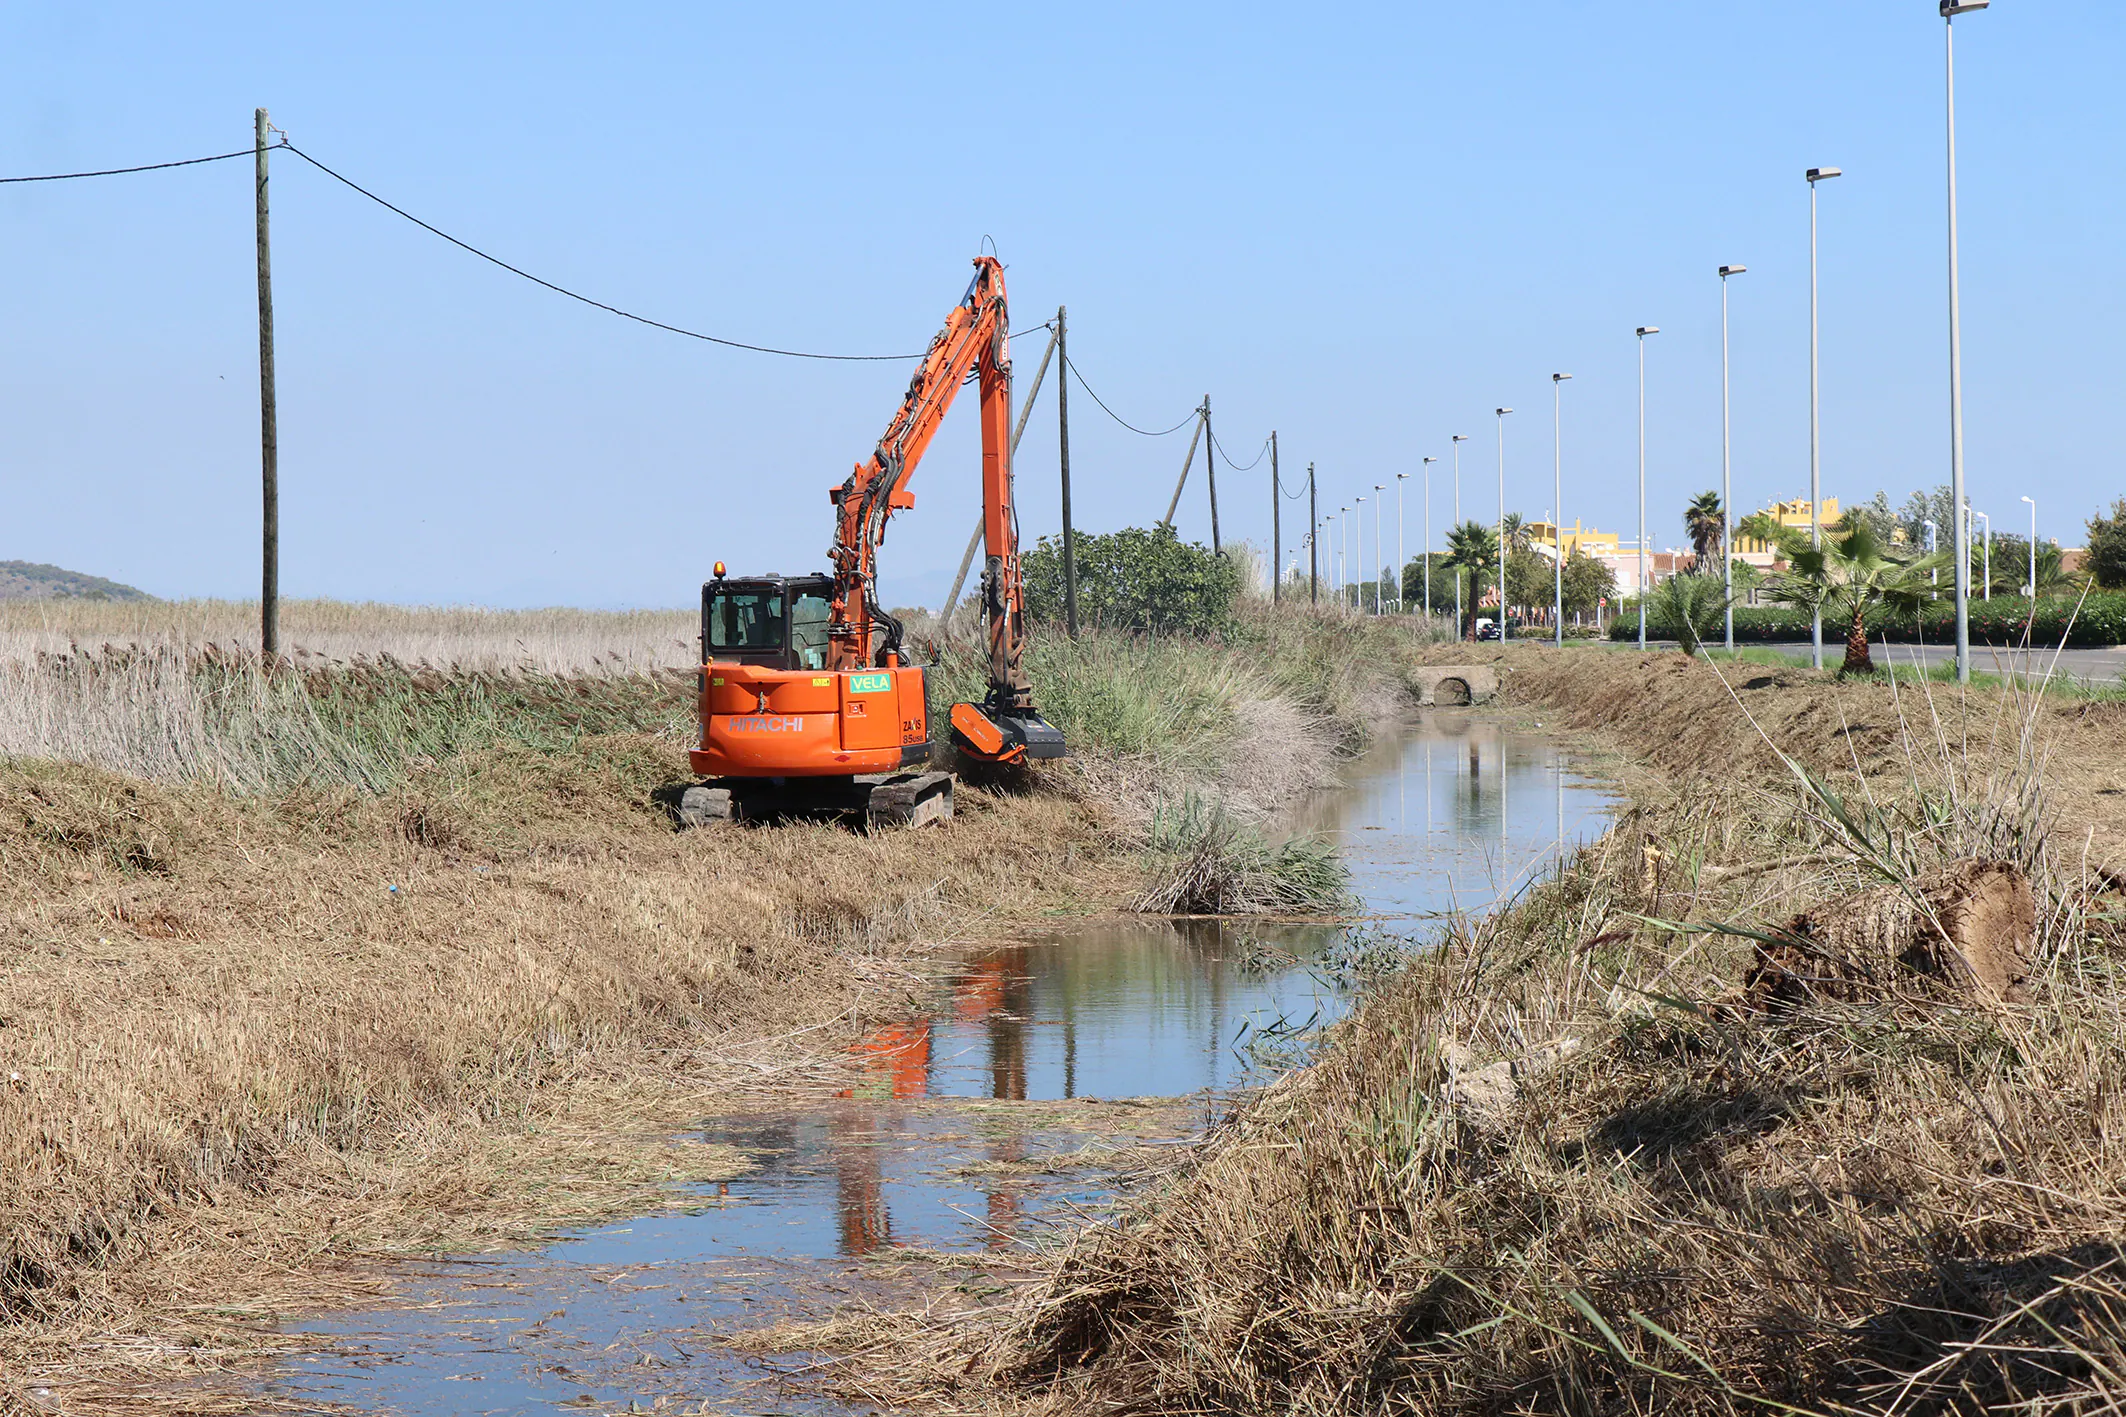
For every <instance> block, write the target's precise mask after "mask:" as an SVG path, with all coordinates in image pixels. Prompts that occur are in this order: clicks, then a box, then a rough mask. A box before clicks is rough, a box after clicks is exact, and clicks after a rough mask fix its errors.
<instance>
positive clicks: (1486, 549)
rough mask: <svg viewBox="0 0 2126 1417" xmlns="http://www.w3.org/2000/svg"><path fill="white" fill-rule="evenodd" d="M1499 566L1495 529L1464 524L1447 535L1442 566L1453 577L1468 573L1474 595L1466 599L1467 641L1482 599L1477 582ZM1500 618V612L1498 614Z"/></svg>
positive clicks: (1472, 637)
mask: <svg viewBox="0 0 2126 1417" xmlns="http://www.w3.org/2000/svg"><path fill="white" fill-rule="evenodd" d="M1498 563H1499V537H1498V532H1497V530H1496V529H1494V528H1492V527H1488V526H1486V525H1484V524H1483V523H1482V522H1463V523H1462V524H1461V525H1460V526H1458V527H1455V528H1454V529H1453V530H1451V531H1449V532H1448V533H1447V557H1446V562H1445V564H1447V565H1449V566H1452V567H1454V568H1455V571H1454V573H1455V575H1457V576H1459V575H1461V574H1462V572H1464V571H1467V572H1469V573H1470V586H1471V588H1472V590H1473V591H1475V592H1476V593H1475V594H1472V595H1471V596H1470V597H1469V602H1468V603H1469V608H1470V615H1469V638H1470V639H1472V640H1473V639H1475V638H1476V613H1475V611H1476V602H1477V601H1478V599H1480V598H1481V589H1480V588H1479V578H1480V577H1481V576H1482V575H1483V573H1484V572H1485V571H1488V570H1490V569H1492V568H1493V567H1495V566H1497V565H1498ZM1501 613H1502V614H1503V611H1502V612H1501Z"/></svg>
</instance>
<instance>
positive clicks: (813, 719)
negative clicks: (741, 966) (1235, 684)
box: [679, 256, 1064, 825]
mask: <svg viewBox="0 0 2126 1417" xmlns="http://www.w3.org/2000/svg"><path fill="white" fill-rule="evenodd" d="M974 267H975V271H974V279H973V281H971V282H970V283H969V284H968V287H967V293H966V294H965V295H964V296H962V297H961V298H960V302H959V303H958V304H957V305H955V306H953V308H952V312H951V313H950V314H949V315H947V316H946V317H945V327H944V329H942V330H940V331H939V332H938V335H937V338H936V339H933V340H932V341H931V342H930V348H929V350H928V352H927V353H925V354H924V356H923V362H922V366H921V367H920V368H919V369H917V370H916V373H915V377H914V378H913V379H912V380H910V381H909V384H908V392H907V394H906V396H905V397H903V398H902V400H901V406H900V409H899V411H898V412H896V413H895V414H894V415H893V421H892V422H891V423H888V424H887V425H886V432H885V435H884V436H883V437H881V438H880V439H879V441H878V447H877V448H876V449H875V450H874V451H873V452H872V454H871V457H870V459H869V460H868V461H865V462H861V463H858V464H857V465H856V468H855V470H854V471H853V472H851V473H850V474H849V477H848V480H847V481H845V482H843V483H842V484H841V485H840V486H838V487H835V488H832V489H830V490H829V492H828V494H827V496H828V500H829V501H831V502H832V503H833V504H834V508H835V535H834V547H833V551H832V558H833V563H834V566H833V570H832V571H831V572H830V573H827V574H818V575H807V576H779V575H763V576H748V577H733V576H729V575H726V573H725V570H724V564H723V562H721V561H718V562H717V563H716V567H715V578H714V579H713V580H711V581H709V582H708V583H707V584H705V585H704V586H702V588H701V657H702V672H701V686H700V687H701V698H700V712H701V745H700V746H699V747H698V748H696V749H694V750H693V752H691V753H690V754H688V758H689V760H690V762H691V764H692V766H693V769H694V771H695V772H697V773H699V774H701V775H703V776H704V777H707V778H709V779H711V781H709V782H707V783H704V784H701V785H698V786H695V787H690V788H688V789H687V790H686V791H685V792H684V794H683V795H682V797H681V799H680V802H679V817H680V820H681V822H682V823H685V824H687V825H705V824H707V823H709V822H713V821H719V820H730V819H745V818H762V817H771V816H786V815H794V814H813V813H833V814H843V815H856V816H861V817H863V818H865V819H866V820H868V821H869V822H871V823H873V824H906V825H919V824H921V823H923V822H926V821H933V820H936V819H938V818H941V817H949V816H951V815H952V775H951V774H950V773H946V772H936V771H927V770H922V769H923V767H924V765H926V764H928V763H929V760H930V712H929V701H928V680H927V677H926V675H925V672H924V669H923V667H922V666H921V665H918V664H913V663H911V662H909V656H908V651H907V649H906V647H905V646H904V644H903V639H902V636H903V630H902V626H901V623H900V622H899V621H898V620H896V619H894V618H893V616H891V615H889V614H887V613H886V612H885V611H884V610H883V609H882V608H880V606H879V603H878V598H877V595H876V589H875V588H876V583H877V559H878V547H879V543H880V542H882V541H883V540H884V539H885V536H886V521H887V519H888V518H889V517H891V516H892V515H893V514H894V513H895V512H897V511H900V510H902V509H903V508H907V507H913V506H914V505H915V494H914V493H913V492H911V491H910V490H909V488H908V484H909V482H910V480H911V479H912V478H913V477H914V476H915V469H916V464H918V463H919V462H921V461H922V457H923V453H924V451H925V450H926V449H928V448H929V446H930V440H931V438H932V437H934V436H935V435H936V433H937V430H938V425H939V424H940V423H941V422H942V421H943V420H944V417H945V412H946V410H947V409H949V408H951V407H952V400H953V398H954V396H955V395H957V394H958V393H959V391H960V387H961V386H962V385H963V384H967V383H970V382H976V381H979V382H980V384H981V388H982V528H983V540H984V543H985V547H986V559H985V561H984V563H983V569H982V603H983V606H984V608H985V611H986V613H987V618H988V627H989V692H988V694H987V695H986V696H985V697H984V698H983V699H982V701H981V702H980V703H960V704H954V705H953V706H952V714H951V731H952V745H953V747H954V748H955V749H956V750H957V751H958V753H959V754H960V755H961V757H963V758H965V759H967V760H970V761H973V762H979V763H988V764H1017V763H1022V762H1025V761H1027V760H1028V759H1037V758H1058V757H1062V756H1063V755H1064V743H1063V735H1062V734H1061V733H1059V732H1057V731H1056V729H1055V728H1054V727H1053V726H1052V725H1050V724H1049V723H1048V722H1047V720H1045V719H1043V718H1042V717H1041V714H1040V711H1039V710H1038V709H1037V708H1035V707H1034V702H1033V690H1032V687H1031V685H1030V684H1029V683H1028V682H1027V678H1026V668H1025V649H1026V609H1025V595H1024V586H1023V584H1022V582H1021V579H1020V574H1019V529H1018V514H1017V510H1016V509H1015V508H1014V506H1013V505H1012V486H1011V426H1010V423H1011V361H1010V358H1009V355H1008V352H1007V344H1006V339H1007V330H1008V329H1009V321H1008V318H1007V308H1006V304H1005V299H1004V268H1003V266H1002V265H1000V264H999V263H998V262H997V261H996V260H995V259H994V258H993V257H989V256H978V257H976V258H975V262H974Z"/></svg>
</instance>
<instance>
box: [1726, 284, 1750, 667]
mask: <svg viewBox="0 0 2126 1417" xmlns="http://www.w3.org/2000/svg"><path fill="white" fill-rule="evenodd" d="M1748 269H1749V267H1748V266H1722V267H1721V268H1720V517H1721V527H1720V553H1721V563H1722V569H1723V570H1724V572H1725V576H1724V578H1723V579H1722V580H1721V586H1722V592H1721V593H1722V596H1723V598H1724V599H1725V600H1726V602H1727V612H1726V613H1727V651H1728V653H1729V654H1733V653H1734V652H1735V478H1734V471H1733V459H1732V458H1731V456H1730V451H1729V450H1730V446H1731V444H1732V441H1733V440H1732V437H1731V432H1730V421H1729V417H1728V399H1727V385H1728V377H1727V375H1728V365H1727V278H1728V277H1729V276H1739V275H1741V274H1742V273H1743V272H1744V271H1746V270H1748Z"/></svg>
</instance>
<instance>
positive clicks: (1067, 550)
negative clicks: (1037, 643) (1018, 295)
mask: <svg viewBox="0 0 2126 1417" xmlns="http://www.w3.org/2000/svg"><path fill="white" fill-rule="evenodd" d="M1063 318H1064V316H1063V307H1062V306H1061V305H1058V306H1057V307H1056V353H1057V354H1060V355H1062V356H1063V376H1062V377H1061V378H1059V379H1057V380H1056V430H1057V438H1058V440H1059V448H1058V452H1059V454H1060V456H1061V458H1062V462H1063V624H1064V627H1065V628H1067V629H1068V630H1069V631H1070V637H1071V638H1072V639H1076V638H1077V637H1078V548H1077V545H1076V542H1075V538H1074V537H1073V536H1072V534H1071V529H1070V341H1069V340H1068V339H1066V338H1065V337H1064V334H1063Z"/></svg>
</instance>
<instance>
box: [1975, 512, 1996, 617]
mask: <svg viewBox="0 0 2126 1417" xmlns="http://www.w3.org/2000/svg"><path fill="white" fill-rule="evenodd" d="M1971 515H1972V516H1974V517H1976V518H1978V519H1979V520H1980V521H1982V522H1984V523H1985V524H1986V541H1985V548H1986V550H1985V557H1986V563H1985V565H1984V567H1982V568H1981V569H1980V571H1979V574H1980V575H1981V576H1983V577H1984V578H1985V582H1986V588H1985V592H1984V594H1985V597H1986V599H1988V600H1991V599H1993V518H1992V517H1991V516H1989V515H1988V514H1987V513H1985V512H1973V513H1972V514H1971Z"/></svg>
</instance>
